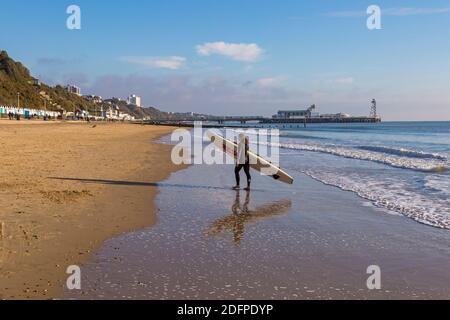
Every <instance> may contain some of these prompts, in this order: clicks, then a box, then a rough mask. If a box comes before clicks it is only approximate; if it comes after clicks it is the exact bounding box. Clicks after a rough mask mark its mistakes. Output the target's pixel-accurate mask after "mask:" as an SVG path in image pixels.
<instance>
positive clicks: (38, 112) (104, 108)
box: [0, 79, 148, 121]
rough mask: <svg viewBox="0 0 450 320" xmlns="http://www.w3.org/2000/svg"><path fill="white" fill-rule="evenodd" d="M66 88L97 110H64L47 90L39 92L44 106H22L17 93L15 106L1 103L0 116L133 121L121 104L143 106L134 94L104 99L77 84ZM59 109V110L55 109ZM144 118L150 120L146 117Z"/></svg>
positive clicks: (16, 118)
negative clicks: (121, 107) (86, 92)
mask: <svg viewBox="0 0 450 320" xmlns="http://www.w3.org/2000/svg"><path fill="white" fill-rule="evenodd" d="M35 81H36V83H35V85H39V80H37V79H35ZM65 89H66V90H67V91H68V92H69V93H70V94H73V95H76V96H78V97H82V98H83V99H84V100H86V101H87V102H91V103H94V104H95V105H96V108H95V110H93V111H92V110H91V111H87V110H81V109H78V110H74V111H67V110H64V109H63V108H62V107H61V106H59V105H58V104H57V103H54V102H52V100H51V97H50V96H49V95H47V93H46V92H45V91H41V92H40V93H39V94H40V96H41V97H42V99H43V101H44V108H35V107H33V106H21V103H20V99H21V94H20V93H17V104H16V105H15V106H5V105H1V104H0V118H8V119H10V120H21V119H43V120H55V119H60V120H61V119H64V120H87V121H91V120H93V121H133V120H135V116H133V115H131V114H129V113H127V112H123V111H121V110H120V107H119V104H120V103H122V104H125V105H128V106H130V107H134V108H142V104H141V97H139V96H137V95H135V94H132V95H130V96H129V97H128V99H127V100H122V99H120V98H111V99H103V98H102V97H101V96H96V95H82V94H81V89H80V88H79V87H77V86H75V85H67V86H66V87H65ZM55 110H57V111H55ZM143 120H148V119H146V118H144V119H143Z"/></svg>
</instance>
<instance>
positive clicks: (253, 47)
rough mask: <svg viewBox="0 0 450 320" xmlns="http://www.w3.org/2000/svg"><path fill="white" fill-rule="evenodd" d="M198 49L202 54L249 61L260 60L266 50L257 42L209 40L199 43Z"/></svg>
mask: <svg viewBox="0 0 450 320" xmlns="http://www.w3.org/2000/svg"><path fill="white" fill-rule="evenodd" d="M196 49H197V53H198V54H199V55H201V56H210V55H212V54H218V55H222V56H225V57H228V58H231V59H233V60H237V61H247V62H254V61H256V60H258V59H259V58H260V57H261V56H262V54H263V53H264V50H263V49H261V48H260V47H259V46H258V45H257V44H255V43H248V44H247V43H225V42H209V43H205V44H202V45H198V46H197V47H196Z"/></svg>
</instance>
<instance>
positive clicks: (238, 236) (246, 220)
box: [205, 190, 292, 245]
mask: <svg viewBox="0 0 450 320" xmlns="http://www.w3.org/2000/svg"><path fill="white" fill-rule="evenodd" d="M249 203H250V192H249V191H247V192H246V194H245V200H244V204H243V205H241V193H240V191H239V190H238V191H236V198H235V201H234V203H233V206H232V207H231V212H232V214H231V215H229V216H226V217H223V218H220V219H218V220H216V221H214V223H213V224H212V225H211V226H210V227H209V228H208V229H207V230H206V232H205V234H206V235H207V236H217V235H219V234H221V233H223V232H225V231H231V232H232V233H233V241H234V243H235V244H236V245H239V244H240V243H241V241H242V239H243V237H244V233H245V225H246V224H252V223H257V222H259V221H263V220H266V219H270V218H273V217H276V216H281V215H285V214H287V213H288V212H289V209H290V208H291V206H292V203H291V200H287V199H284V200H280V201H276V202H273V203H269V204H265V205H263V206H260V207H258V208H255V209H254V210H249V208H248V206H249Z"/></svg>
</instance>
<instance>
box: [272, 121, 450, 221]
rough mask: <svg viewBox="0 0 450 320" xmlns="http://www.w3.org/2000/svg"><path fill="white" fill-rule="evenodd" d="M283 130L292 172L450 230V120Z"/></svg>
mask: <svg viewBox="0 0 450 320" xmlns="http://www.w3.org/2000/svg"><path fill="white" fill-rule="evenodd" d="M278 128H279V129H280V143H279V147H280V153H281V164H282V166H283V167H284V168H286V169H287V170H295V171H300V172H302V173H305V174H307V175H308V176H310V177H312V178H314V179H316V180H318V181H320V182H323V183H325V184H328V185H332V186H336V187H339V188H341V189H343V190H348V191H352V192H355V193H357V194H358V195H359V196H361V197H363V198H365V199H367V200H369V201H370V202H371V203H372V204H373V205H376V206H378V207H382V208H385V209H388V210H389V211H391V212H397V213H401V214H403V215H405V216H407V217H410V218H412V219H415V220H416V221H418V222H421V223H425V224H428V225H431V226H435V227H440V228H447V229H449V228H450V172H449V171H450V122H385V123H374V124H310V125H308V126H307V127H306V128H304V127H303V125H299V126H298V125H279V126H278ZM300 183H301V181H300Z"/></svg>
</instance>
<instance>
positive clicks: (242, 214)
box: [65, 155, 450, 300]
mask: <svg viewBox="0 0 450 320" xmlns="http://www.w3.org/2000/svg"><path fill="white" fill-rule="evenodd" d="M297 157H298V161H299V162H301V161H304V159H303V158H304V156H303V155H298V156H297ZM253 173H254V175H253V180H254V181H253V185H254V189H253V190H252V191H251V192H250V193H247V192H245V191H243V190H242V191H240V192H235V191H233V190H231V186H232V185H233V182H234V181H233V166H231V167H230V166H226V165H225V166H224V165H222V166H218V165H215V166H207V165H195V166H191V167H189V168H186V169H184V170H181V171H178V172H176V173H174V174H172V175H171V176H170V178H169V179H167V180H165V181H163V182H160V183H159V184H158V187H159V190H160V193H159V194H158V196H157V197H156V205H157V206H158V208H159V211H158V222H157V223H156V224H155V225H153V226H150V227H148V228H145V229H143V230H139V231H136V232H132V233H129V234H125V235H121V236H119V237H116V238H113V239H111V240H108V241H106V242H105V244H104V245H103V246H102V248H101V249H100V250H99V251H97V252H96V253H95V254H94V255H93V256H92V258H91V259H89V261H88V262H87V263H86V264H85V265H84V266H83V277H84V278H83V287H82V290H81V291H68V290H66V292H65V298H70V299H71V298H75V299H232V300H234V299H449V298H450V272H449V270H448V268H447V266H448V265H449V264H450V249H449V248H448V243H449V241H450V234H449V232H448V230H442V229H438V228H433V227H430V226H426V225H424V224H420V223H417V222H415V221H414V220H412V219H409V218H406V217H404V216H402V215H399V214H394V213H392V212H389V211H387V210H384V209H381V208H377V207H375V206H373V205H371V204H370V203H369V202H368V201H366V200H364V199H362V198H360V197H358V196H357V195H356V194H354V193H352V192H346V191H342V190H340V189H338V188H336V187H332V186H328V185H325V184H323V183H321V182H318V181H315V180H313V179H311V178H310V177H308V176H306V175H304V174H302V173H300V172H295V171H292V174H293V175H294V178H295V179H296V182H295V184H294V185H293V186H289V185H284V184H281V183H278V182H274V181H273V180H271V179H269V178H267V177H262V176H259V175H258V174H256V173H255V172H253ZM83 183H85V184H86V185H91V184H92V183H93V184H96V185H99V186H101V185H111V184H114V181H93V180H86V181H84V182H83ZM128 183H129V184H130V185H133V186H134V187H135V188H136V190H139V189H144V190H145V189H146V188H147V185H146V184H142V183H140V182H139V181H130V180H129V181H128ZM174 199H176V201H174ZM372 265H377V266H379V267H380V269H381V275H382V276H381V285H382V286H381V289H380V290H369V289H368V287H367V279H368V277H369V275H368V274H367V268H368V267H369V266H372Z"/></svg>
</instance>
